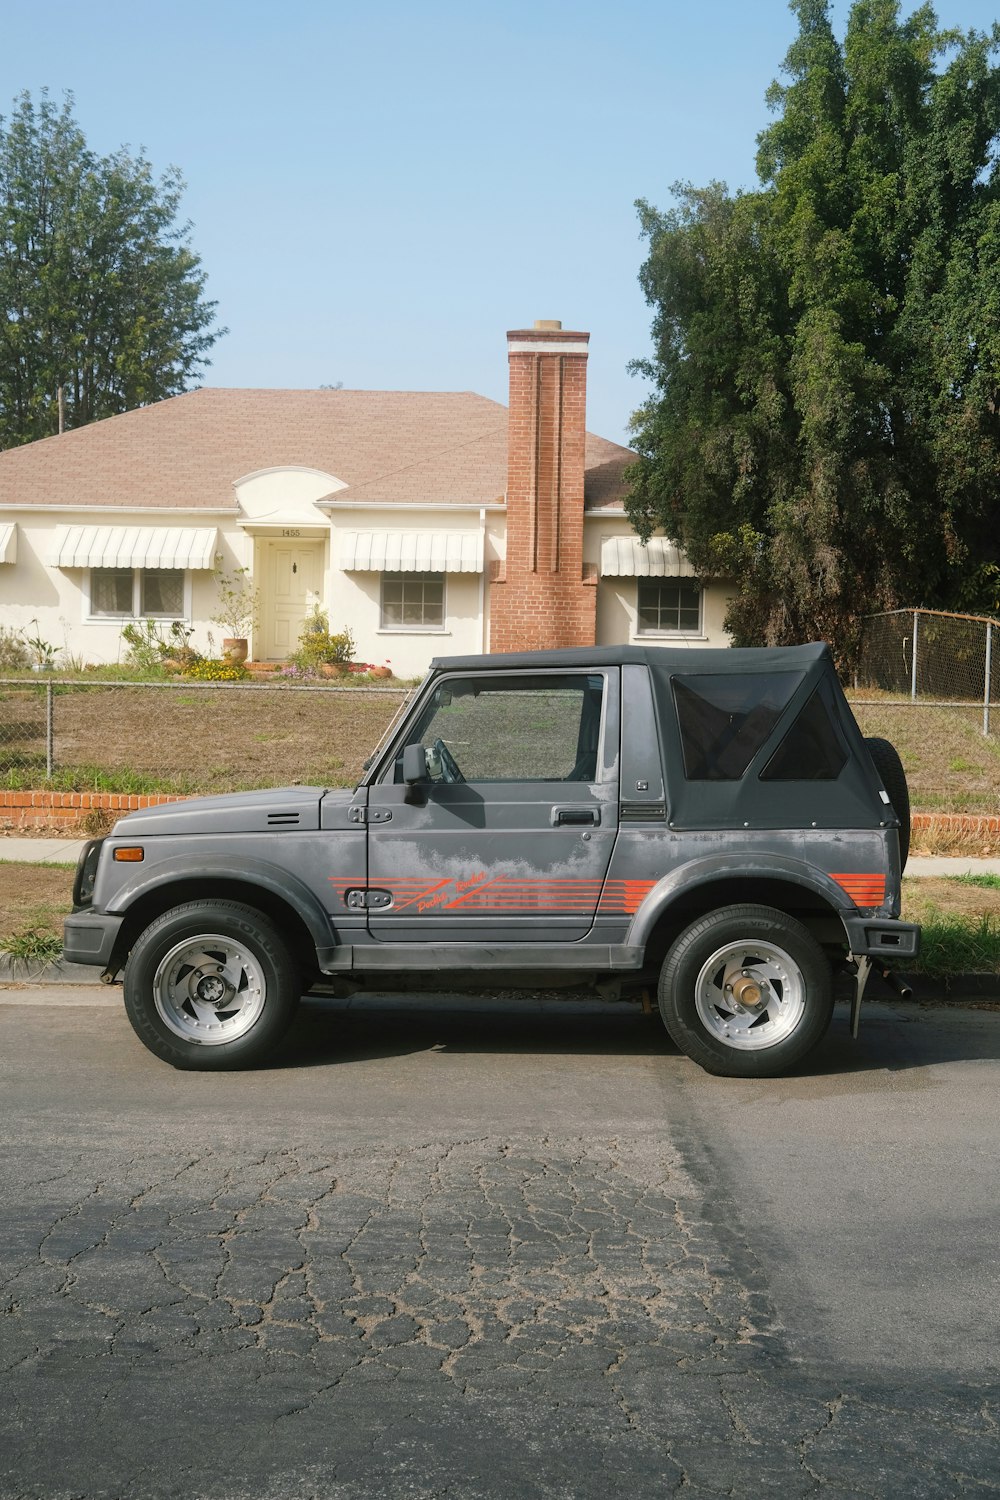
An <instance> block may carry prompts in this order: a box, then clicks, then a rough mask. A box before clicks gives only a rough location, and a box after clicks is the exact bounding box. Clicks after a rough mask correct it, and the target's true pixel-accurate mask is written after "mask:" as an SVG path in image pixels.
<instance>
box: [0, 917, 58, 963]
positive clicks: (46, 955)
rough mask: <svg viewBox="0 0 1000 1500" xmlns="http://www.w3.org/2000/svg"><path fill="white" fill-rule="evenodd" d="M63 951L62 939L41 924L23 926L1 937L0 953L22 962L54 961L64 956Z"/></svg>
mask: <svg viewBox="0 0 1000 1500" xmlns="http://www.w3.org/2000/svg"><path fill="white" fill-rule="evenodd" d="M62 951H63V947H62V939H61V938H60V937H58V936H57V935H56V934H55V933H54V932H53V931H52V930H51V929H50V928H48V927H43V926H41V925H38V926H32V927H21V928H19V929H18V930H17V931H16V932H8V933H7V935H6V936H5V937H0V953H6V954H7V956H8V957H9V958H12V959H14V960H15V961H17V962H20V963H32V964H50V963H54V962H55V961H56V959H58V958H61V957H62Z"/></svg>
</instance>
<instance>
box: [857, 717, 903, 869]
mask: <svg viewBox="0 0 1000 1500" xmlns="http://www.w3.org/2000/svg"><path fill="white" fill-rule="evenodd" d="M865 744H866V745H867V746H868V754H869V755H870V756H871V758H872V760H873V762H874V764H875V769H876V771H877V772H878V774H879V776H880V777H881V778H882V785H883V786H884V787H885V789H886V791H887V792H888V793H889V801H890V802H891V803H892V810H893V812H894V813H895V814H896V817H897V818H898V819H899V867H900V870H901V871H902V870H905V869H906V859H907V856H908V854H909V852H910V791H909V788H908V787H907V785H906V772H905V771H904V770H903V762H902V761H901V760H900V758H899V751H898V750H897V749H896V747H895V745H893V744H892V743H891V742H890V741H889V740H880V739H866V740H865Z"/></svg>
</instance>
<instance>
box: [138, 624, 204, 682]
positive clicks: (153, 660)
mask: <svg viewBox="0 0 1000 1500" xmlns="http://www.w3.org/2000/svg"><path fill="white" fill-rule="evenodd" d="M193 633H194V627H193V626H191V625H184V624H182V623H181V621H180V620H174V622H173V624H172V625H171V626H170V629H169V630H168V631H167V633H166V635H164V633H163V627H162V626H161V625H160V624H159V623H158V622H157V621H156V620H130V621H129V623H128V624H127V625H123V626H122V640H123V641H124V642H125V644H126V646H127V648H128V649H127V650H126V652H125V665H126V666H127V667H131V668H133V669H134V670H135V671H137V672H159V671H160V669H161V668H162V666H163V664H164V662H166V661H177V662H180V663H181V665H182V666H193V665H194V664H195V662H197V661H200V660H201V658H200V657H199V655H198V653H197V651H195V650H194V649H193V647H191V646H189V645H188V641H189V640H190V638H191V636H192V634H193Z"/></svg>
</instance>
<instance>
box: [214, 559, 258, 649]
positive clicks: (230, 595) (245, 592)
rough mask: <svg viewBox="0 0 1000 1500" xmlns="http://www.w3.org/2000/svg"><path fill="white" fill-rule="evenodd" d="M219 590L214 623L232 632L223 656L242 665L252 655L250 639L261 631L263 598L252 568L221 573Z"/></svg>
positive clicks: (217, 583) (227, 638)
mask: <svg viewBox="0 0 1000 1500" xmlns="http://www.w3.org/2000/svg"><path fill="white" fill-rule="evenodd" d="M216 587H217V589H218V595H219V598H218V604H217V606H216V611H215V615H214V616H213V619H214V621H215V623H216V625H221V626H222V629H223V630H225V631H227V632H228V634H227V635H225V636H223V639H222V652H223V655H224V656H226V657H228V659H229V660H230V661H231V662H235V663H237V664H239V665H242V663H243V662H245V661H246V659H247V655H248V653H249V636H250V634H251V632H252V631H254V630H256V628H257V622H258V618H259V616H260V595H259V594H258V592H257V590H256V589H255V588H254V584H253V577H252V576H251V573H250V570H249V569H248V568H236V569H234V571H233V572H232V573H219V574H218V577H217V580H216Z"/></svg>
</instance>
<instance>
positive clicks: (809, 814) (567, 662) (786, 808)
mask: <svg viewBox="0 0 1000 1500" xmlns="http://www.w3.org/2000/svg"><path fill="white" fill-rule="evenodd" d="M629 666H640V667H644V668H646V670H647V671H648V673H649V685H650V689H651V690H652V697H653V705H654V718H655V732H656V734H657V735H658V738H659V741H660V744H659V752H660V759H661V763H662V765H663V768H664V771H665V772H666V785H667V787H668V789H669V790H668V793H667V802H668V817H669V820H670V823H671V825H672V826H673V827H675V828H691V829H697V828H704V829H710V828H733V827H745V828H786V829H795V828H878V827H880V826H883V827H884V826H885V824H886V823H887V822H894V821H895V820H894V817H893V813H892V810H891V808H889V807H887V806H886V804H885V802H884V800H883V798H882V796H881V789H880V786H879V781H878V777H877V774H876V772H875V768H874V766H873V764H872V760H871V757H870V755H869V754H868V752H867V749H866V746H865V743H864V739H863V738H862V735H861V731H860V730H859V728H858V725H857V722H856V720H855V718H854V715H853V714H852V713H851V709H850V705H849V704H848V702H847V699H846V698H845V697H844V692H843V689H842V687H841V685H840V681H839V679H838V677H837V673H836V670H835V668H834V665H833V658H832V656H831V654H830V650H829V647H828V646H826V645H824V644H823V643H822V642H813V643H811V644H809V645H806V646H775V647H744V648H740V647H723V648H721V649H714V648H709V649H702V648H700V647H684V646H596V647H591V648H590V649H589V650H588V649H583V648H574V649H571V650H561V651H523V652H512V653H510V654H506V655H501V654H497V655H491V656H446V657H436V658H435V659H434V661H433V662H432V663H431V671H432V674H434V673H438V672H445V671H449V672H450V671H460V672H473V671H474V672H483V671H498V672H500V671H505V670H515V671H531V670H546V669H552V668H555V669H559V668H564V669H570V670H578V669H581V668H582V669H587V668H591V669H600V668H602V667H629ZM743 677H745V678H746V679H747V682H746V688H745V689H743V688H741V686H740V683H739V679H740V678H743ZM727 679H728V681H727ZM750 679H757V681H756V682H751V680H750ZM789 679H791V680H789ZM786 683H787V686H786V685H785V684H786ZM758 689H759V694H760V696H759V697H757V693H758ZM755 705H759V706H758V707H755ZM755 720H757V724H756V725H755V723H754V721H755ZM628 730H629V726H628V724H627V722H623V725H622V732H623V734H627V733H628Z"/></svg>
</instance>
